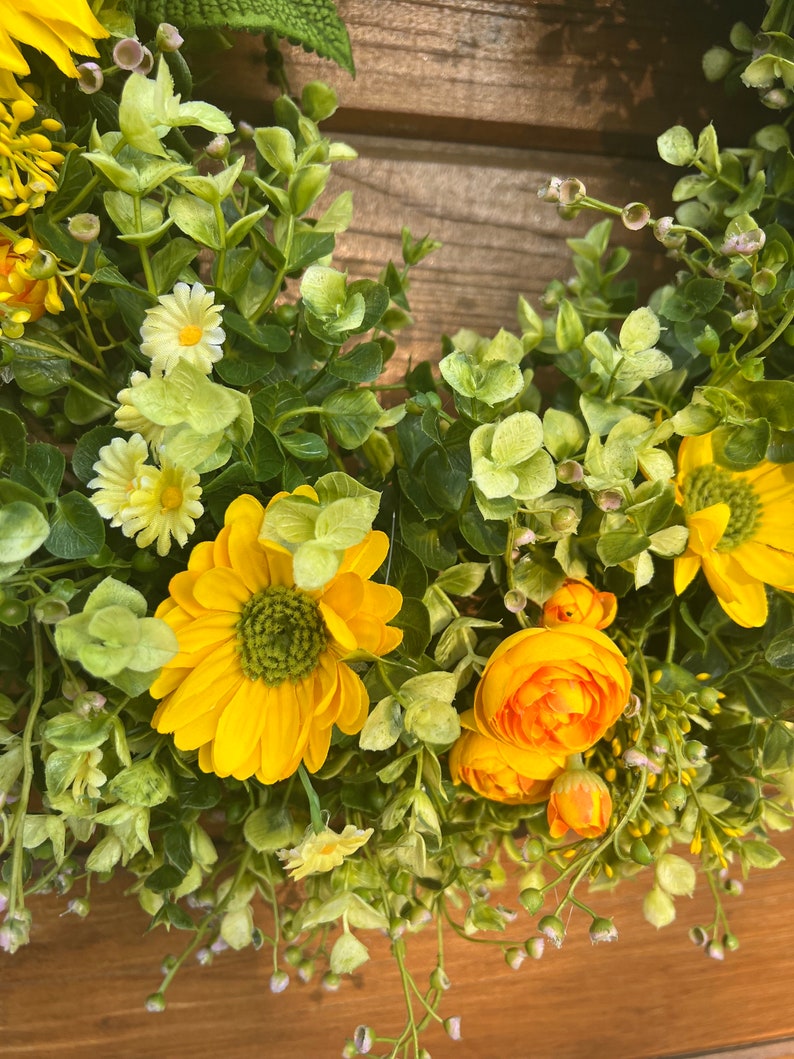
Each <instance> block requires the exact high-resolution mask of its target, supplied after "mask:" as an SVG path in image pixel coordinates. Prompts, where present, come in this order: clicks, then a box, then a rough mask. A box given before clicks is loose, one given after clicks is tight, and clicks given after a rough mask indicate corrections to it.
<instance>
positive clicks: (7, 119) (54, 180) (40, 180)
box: [0, 99, 64, 217]
mask: <svg viewBox="0 0 794 1059" xmlns="http://www.w3.org/2000/svg"><path fill="white" fill-rule="evenodd" d="M34 113H35V111H34V108H33V105H32V104H31V103H28V102H27V101H26V100H21V99H18V100H15V101H14V102H13V103H11V104H9V106H8V107H6V106H4V105H3V104H2V103H0V203H2V207H3V212H2V216H3V217H19V216H21V214H23V213H26V212H27V210H29V209H37V208H38V207H39V206H41V205H43V203H44V199H45V197H46V196H47V195H48V194H49V193H50V192H52V191H55V190H56V189H57V187H58V167H59V166H60V165H61V163H62V162H63V160H64V155H63V154H62V153H61V152H60V151H55V150H53V147H52V142H51V141H50V139H49V137H48V136H46V135H45V132H56V131H57V130H58V129H60V128H61V123H60V122H59V121H56V120H55V119H54V118H45V119H44V120H43V121H42V122H41V124H40V125H39V126H38V127H37V128H35V129H30V128H27V129H24V130H23V129H22V128H20V126H21V125H22V124H23V123H26V122H29V121H30V119H31V118H32V117H33V114H34Z"/></svg>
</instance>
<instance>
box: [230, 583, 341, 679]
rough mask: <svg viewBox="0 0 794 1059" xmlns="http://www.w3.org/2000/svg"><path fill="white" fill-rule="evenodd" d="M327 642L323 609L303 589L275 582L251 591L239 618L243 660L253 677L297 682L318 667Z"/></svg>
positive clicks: (243, 666)
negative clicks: (269, 585) (253, 593)
mask: <svg viewBox="0 0 794 1059" xmlns="http://www.w3.org/2000/svg"><path fill="white" fill-rule="evenodd" d="M327 644H328V635H327V632H326V628H325V622H324V621H323V617H322V614H321V613H320V609H319V607H318V606H317V604H316V603H315V601H314V600H313V599H312V598H311V596H308V595H307V594H306V593H305V592H301V591H300V589H297V588H287V587H286V586H285V585H271V587H270V588H263V589H262V591H261V592H257V593H256V595H254V596H252V597H251V598H250V599H249V600H248V602H247V603H246V605H245V606H244V607H243V610H242V613H241V615H240V620H239V622H238V623H237V648H238V651H239V652H240V665H241V667H242V670H243V672H244V673H245V675H246V676H247V677H248V678H249V679H250V680H258V679H262V680H264V682H265V684H267V685H269V686H270V687H277V686H278V685H279V684H283V683H284V681H285V680H291V681H292V682H293V684H296V683H297V682H298V681H299V680H303V678H304V677H307V676H308V675H309V674H310V673H311V672H312V671H313V670H314V669H315V667H316V665H317V659H318V658H319V657H320V655H321V654H322V652H323V651H324V650H325V648H326V646H327Z"/></svg>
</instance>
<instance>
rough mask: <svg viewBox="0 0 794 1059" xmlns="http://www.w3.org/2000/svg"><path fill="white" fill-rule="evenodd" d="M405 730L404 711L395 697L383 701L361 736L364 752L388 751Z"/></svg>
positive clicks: (369, 717) (360, 740)
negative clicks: (403, 722)
mask: <svg viewBox="0 0 794 1059" xmlns="http://www.w3.org/2000/svg"><path fill="white" fill-rule="evenodd" d="M402 730H403V724H402V710H401V709H400V704H399V702H398V701H397V699H395V698H394V696H393V695H388V696H387V697H386V698H385V699H381V701H380V702H379V703H378V705H377V706H376V707H375V708H374V709H373V710H372V712H371V713H370V715H369V716H368V717H367V719H366V721H365V722H364V727H363V728H362V729H361V735H360V736H359V746H360V747H361V749H362V750H388V749H389V747H391V746H394V744H395V743H396V742H397V740H398V739H399V738H400V735H401V733H402Z"/></svg>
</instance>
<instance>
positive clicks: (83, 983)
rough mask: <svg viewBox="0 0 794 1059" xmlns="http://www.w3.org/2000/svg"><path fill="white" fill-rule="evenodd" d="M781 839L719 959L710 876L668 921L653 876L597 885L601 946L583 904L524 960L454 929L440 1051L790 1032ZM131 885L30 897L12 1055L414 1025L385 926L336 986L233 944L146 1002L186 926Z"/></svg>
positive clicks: (236, 1046) (239, 1042) (525, 1050)
mask: <svg viewBox="0 0 794 1059" xmlns="http://www.w3.org/2000/svg"><path fill="white" fill-rule="evenodd" d="M781 848H782V849H783V851H784V852H786V853H787V854H788V855H789V858H790V859H789V860H787V861H786V862H785V863H783V864H782V865H780V866H779V867H778V868H777V869H776V870H775V871H772V872H768V873H761V872H758V873H755V874H753V875H752V876H751V877H750V879H749V881H748V882H747V884H746V889H745V893H744V895H743V896H742V897H740V898H732V899H729V901H730V903H729V914H730V917H731V925H732V928H733V929H734V931H735V932H736V933H737V935H738V936H739V937H740V939H741V948H740V949H739V951H738V952H736V953H733V954H731V955H729V956H728V958H727V959H726V960H725V962H724V963H718V962H716V961H714V960H710V959H708V958H707V957H705V956H704V955H703V954H702V952H701V951H699V950H697V949H695V948H694V947H693V946H692V944H691V943H690V942H689V941H688V939H687V937H686V929H687V927H688V926H689V925H691V924H693V923H695V922H698V921H706V920H707V919H708V918H709V917H710V914H711V899H710V894H709V893H708V887H707V886H706V885H705V882H704V881H703V880H702V879H701V880H700V882H699V885H698V891H697V892H696V894H695V897H694V898H693V899H692V900H691V901H688V900H686V899H679V900H678V909H679V919H680V922H677V923H675V924H673V926H671V927H669V928H667V929H666V930H663V931H659V932H657V931H655V930H654V929H652V928H651V927H649V926H648V924H647V923H645V922H644V920H643V919H642V915H641V902H642V897H643V894H644V892H645V889H646V886H647V884H648V882H649V880H648V879H647V878H645V877H643V876H641V877H640V878H639V879H638V880H635V881H634V882H632V883H624V884H622V885H621V887H620V888H619V890H618V891H617V892H616V893H611V894H599V895H597V896H596V898H595V905H596V907H597V909H598V911H599V912H600V913H602V914H604V915H607V916H614V918H615V920H616V923H617V925H618V928H619V931H620V937H619V939H618V941H617V942H615V943H613V944H610V945H599V946H595V947H594V946H591V944H590V942H589V940H588V938H587V922H586V920H585V918H584V917H583V916H581V915H579V914H577V915H576V916H575V917H574V918H573V920H572V921H571V923H570V925H569V936H568V939H567V940H566V942H565V944H564V945H563V947H562V949H560V950H559V951H556V950H552V951H547V952H546V954H545V955H544V957H543V959H542V960H540V961H537V962H535V961H532V960H527V961H526V962H525V963H524V965H523V967H522V968H521V969H520V970H519V971H518V972H515V971H511V970H510V969H509V968H508V967H507V965H506V964H505V963H504V962H503V960H502V959H501V957H500V956H499V954H498V952H496V951H494V950H492V949H491V948H490V947H489V946H481V945H476V944H472V943H470V942H466V941H460V940H458V939H451V940H449V941H448V944H447V950H448V970H449V974H450V976H451V978H452V980H453V987H452V989H451V990H450V991H449V993H448V994H446V997H445V1002H444V1014H446V1015H452V1014H458V1015H461V1016H462V1020H463V1021H462V1027H463V1039H462V1040H461V1041H459V1042H456V1043H453V1042H452V1041H450V1040H449V1039H448V1038H446V1036H445V1034H444V1033H443V1031H440V1030H433V1031H431V1032H430V1033H429V1035H428V1040H427V1047H428V1049H429V1050H430V1052H431V1053H432V1055H433V1059H601V1057H603V1059H647V1057H651V1056H653V1057H657V1059H662V1057H668V1056H681V1055H685V1054H692V1053H712V1052H714V1051H716V1050H719V1049H724V1048H728V1047H729V1046H732V1045H741V1044H749V1043H750V1042H756V1043H760V1042H764V1041H771V1040H775V1039H778V1040H780V1039H785V1038H789V1037H794V1005H792V1003H791V978H792V971H794V956H793V955H792V954H793V953H794V907H792V901H791V894H792V891H793V890H794V859H791V858H792V854H794V840H792V836H790V835H789V836H786V837H785V839H784V841H783V842H782V843H781ZM123 887H124V881H123V880H122V879H117V880H114V881H113V882H112V883H110V884H107V885H105V886H99V887H98V888H95V892H94V893H93V894H92V898H91V900H92V906H93V907H92V912H91V915H90V916H89V918H88V919H87V920H83V921H81V920H77V919H76V918H75V917H73V916H65V917H62V918H59V915H58V913H59V912H60V911H62V910H63V906H64V904H65V899H63V898H61V899H60V900H59V899H56V898H54V897H47V898H39V899H36V900H35V903H34V906H33V907H34V914H35V916H36V926H35V929H34V933H33V941H32V944H31V945H30V946H28V948H26V949H22V950H20V951H19V952H18V953H17V954H16V955H15V956H14V957H13V958H10V959H9V958H7V959H6V963H5V964H4V982H3V991H2V1000H0V1005H1V1007H0V1011H2V1022H3V1027H2V1028H3V1032H2V1036H0V1056H4V1057H7V1059H17V1057H23V1056H30V1057H34V1059H50V1057H52V1059H78V1057H80V1056H85V1055H96V1056H112V1057H113V1059H143V1057H149V1056H151V1057H155V1056H157V1057H162V1059H205V1057H206V1059H210V1057H214V1056H219V1055H221V1056H223V1057H224V1059H332V1057H336V1056H338V1055H339V1054H340V1052H341V1048H342V1045H343V1044H344V1040H345V1038H346V1036H349V1035H351V1034H352V1032H353V1029H354V1028H355V1026H356V1025H357V1024H359V1023H361V1022H371V1023H373V1024H374V1025H375V1027H376V1029H378V1030H380V1032H383V1033H388V1032H394V1031H395V1030H397V1029H398V1027H399V1025H400V1024H401V1022H400V1019H401V1010H402V1009H401V999H400V997H401V994H400V988H399V980H398V977H397V974H396V972H395V968H394V965H393V961H392V959H391V957H390V955H389V953H388V948H387V943H386V941H385V939H380V938H377V937H375V939H374V943H373V949H372V959H371V961H370V963H368V964H366V965H365V967H364V969H363V971H362V972H361V973H357V974H356V975H355V976H354V978H353V980H352V981H351V980H346V981H345V983H344V984H343V986H342V988H341V989H340V991H339V992H338V993H335V994H333V993H325V992H323V991H322V990H321V989H320V988H319V985H318V984H317V983H315V982H312V983H310V984H308V985H302V984H301V983H299V982H297V981H293V982H292V983H291V985H290V987H289V988H288V989H287V991H286V992H285V993H283V994H281V995H279V996H273V995H272V994H271V993H270V992H269V990H268V980H269V977H270V974H271V972H272V965H271V964H270V961H269V959H268V956H267V955H266V952H265V951H264V950H263V951H262V952H260V953H258V954H257V953H254V952H251V951H244V952H240V953H228V952H227V953H223V954H221V955H220V956H219V957H218V958H217V959H216V961H215V963H214V965H213V966H212V967H211V968H200V967H198V966H197V965H195V964H194V965H192V966H188V967H187V968H186V969H185V970H184V971H183V972H181V973H180V975H179V976H178V977H177V979H176V981H175V983H174V985H173V986H172V989H171V991H170V992H169V1006H168V1008H167V1010H166V1011H165V1012H164V1013H163V1014H160V1015H149V1014H146V1013H145V1012H144V1010H143V1007H142V1002H143V999H144V997H145V996H146V995H147V994H148V993H149V992H151V991H152V990H153V989H155V988H156V987H157V986H158V985H159V980H160V978H159V973H158V966H159V963H160V960H161V959H162V957H163V955H164V954H165V953H167V952H169V951H176V947H177V946H178V945H179V944H181V943H182V942H183V940H184V937H185V936H184V935H180V934H174V935H171V936H170V937H168V936H167V935H165V933H163V932H162V931H160V930H158V931H156V932H154V933H153V934H149V935H144V934H143V931H144V928H145V924H146V916H145V915H144V913H142V912H141V911H140V910H139V909H138V908H137V907H136V903H135V901H134V900H132V899H123V898H122V890H123ZM506 903H507V904H508V905H509V904H510V903H511V902H510V900H509V898H508V899H507V902H506ZM261 920H262V922H263V925H264V923H265V922H266V917H265V916H264V915H262V917H261ZM514 932H515V934H516V936H523V932H521V934H520V935H519V931H518V929H515V931H514ZM368 941H369V936H368ZM434 953H435V939H434V936H433V931H427V930H426V931H424V932H421V933H419V934H417V935H416V936H414V937H412V938H411V939H410V948H409V961H410V965H411V967H412V968H413V969H414V970H415V971H416V973H417V977H419V975H421V974H426V973H428V972H429V971H430V970H431V969H432V966H433V963H434ZM779 1054H780V1053H779ZM783 1054H785V1053H783Z"/></svg>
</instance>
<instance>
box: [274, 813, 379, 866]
mask: <svg viewBox="0 0 794 1059" xmlns="http://www.w3.org/2000/svg"><path fill="white" fill-rule="evenodd" d="M372 831H373V829H372V828H371V827H368V828H367V829H366V831H363V830H361V829H360V828H357V827H355V826H354V825H353V824H348V825H347V826H346V827H345V829H344V830H343V831H342V833H341V834H337V832H336V831H332V830H331V828H330V827H326V828H325V829H324V830H322V831H320V832H319V834H316V833H315V832H314V831H313V830H312V829H311V828H308V830H307V831H306V834H305V836H304V838H303V841H302V842H301V843H300V845H299V846H296V847H295V849H282V850H279V854H278V855H279V857H281V859H282V860H284V861H286V862H287V863H286V864H285V865H284V867H285V870H286V871H288V872H289V873H290V876H291V878H293V879H303V878H305V877H306V876H307V875H317V874H318V873H320V872H324V871H330V870H331V868H337V867H339V865H340V864H341V863H342V861H343V860H344V859H345V857H349V856H350V854H351V853H355V852H356V850H357V849H361V847H362V846H363V845H364V843H365V842H367V841H368V840H369V837H370V835H371V834H372Z"/></svg>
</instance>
